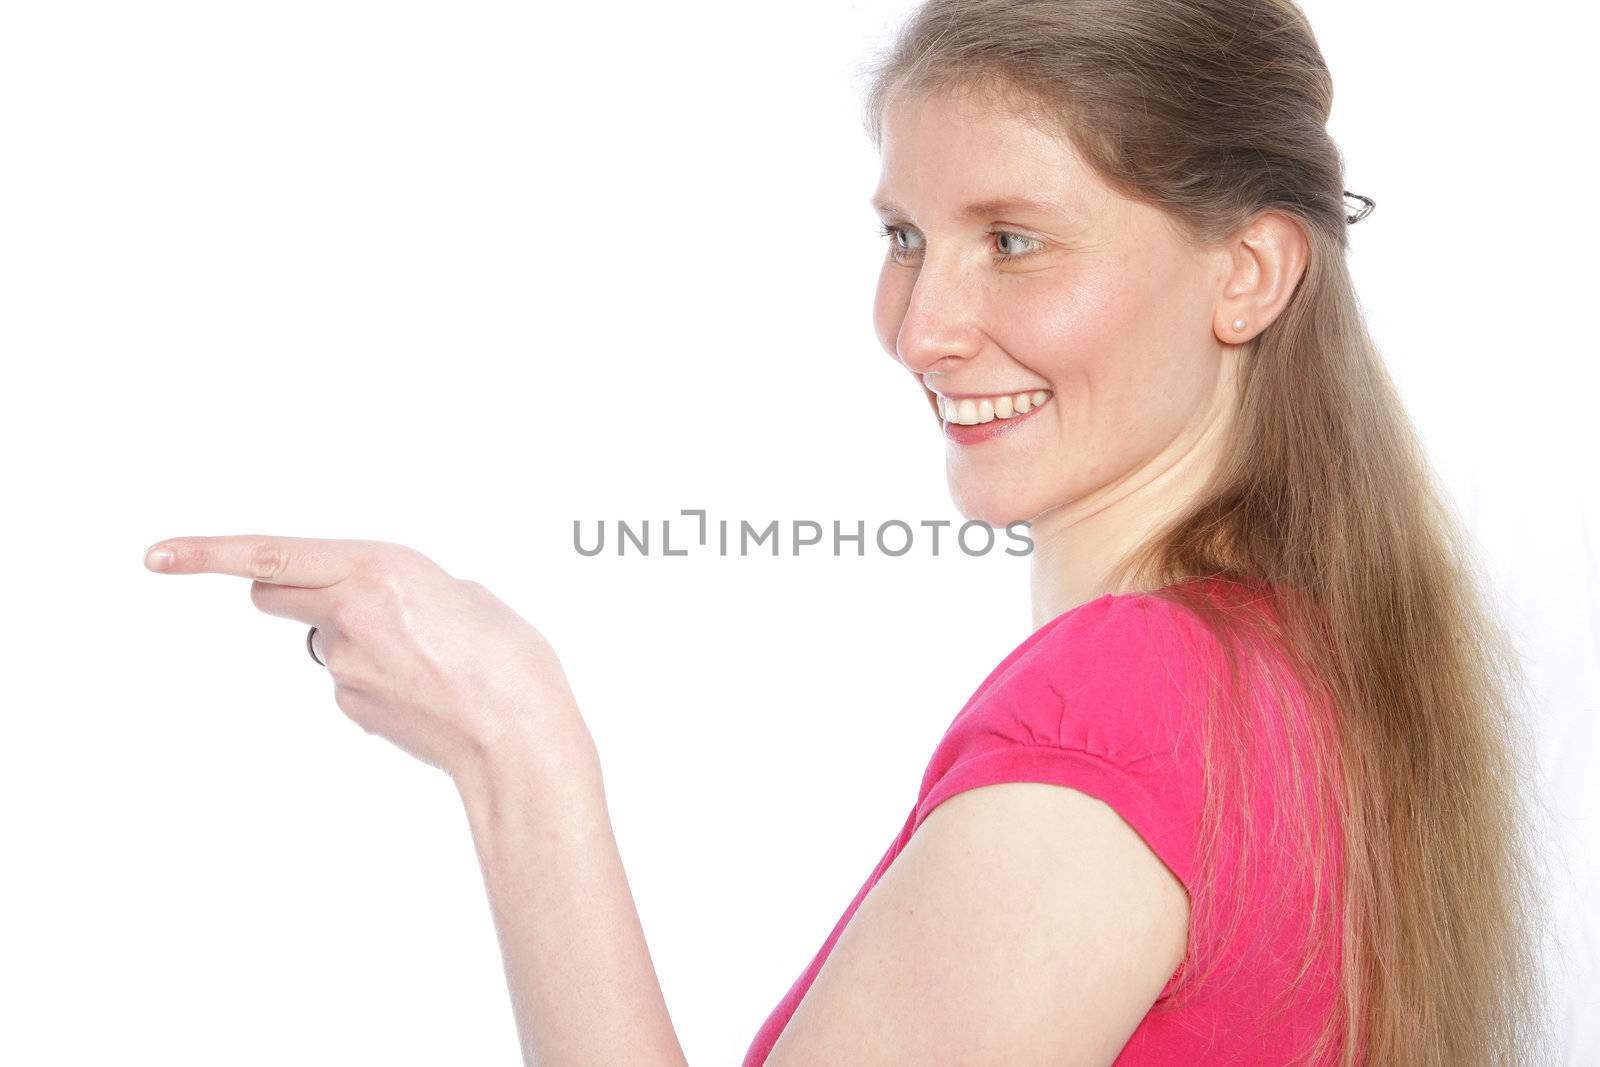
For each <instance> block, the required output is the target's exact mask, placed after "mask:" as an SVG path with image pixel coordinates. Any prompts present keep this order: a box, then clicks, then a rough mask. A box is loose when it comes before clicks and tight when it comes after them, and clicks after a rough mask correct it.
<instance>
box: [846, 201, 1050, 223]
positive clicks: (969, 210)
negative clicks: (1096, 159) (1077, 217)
mask: <svg viewBox="0 0 1600 1067" xmlns="http://www.w3.org/2000/svg"><path fill="white" fill-rule="evenodd" d="M871 203H872V206H873V207H874V208H876V209H877V211H878V213H879V214H894V215H910V214H911V212H909V211H907V210H906V209H905V208H903V207H901V206H900V205H899V204H896V203H895V202H894V201H893V200H888V199H885V198H883V197H878V196H875V197H873V198H872V201H871ZM1017 210H1021V211H1037V212H1044V213H1060V212H1061V210H1062V207H1061V205H1060V204H1056V203H1052V202H1051V201H1049V200H1036V199H1033V198H1032V197H1026V196H997V197H991V198H989V199H986V200H974V201H973V202H972V203H970V204H966V205H963V206H962V207H961V208H960V209H959V210H958V212H957V214H958V216H959V217H960V218H964V219H976V218H983V217H987V216H993V215H1004V214H1006V213H1008V212H1011V211H1017Z"/></svg>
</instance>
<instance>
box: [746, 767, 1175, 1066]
mask: <svg viewBox="0 0 1600 1067" xmlns="http://www.w3.org/2000/svg"><path fill="white" fill-rule="evenodd" d="M1188 925H1189V901H1188V895H1187V894H1186V892H1185V891H1184V888H1183V886H1182V884H1181V883H1180V882H1179V881H1178V879H1177V878H1176V877H1175V876H1174V875H1173V874H1172V872H1171V871H1170V870H1168V869H1167V867H1166V866H1165V865H1164V864H1163V863H1162V862H1161V861H1160V860H1159V859H1158V858H1157V857H1156V855H1155V854H1154V853H1153V852H1151V851H1150V849H1149V847H1148V846H1147V845H1146V844H1145V843H1144V840H1143V839H1142V838H1141V837H1139V835H1138V834H1137V833H1136V832H1135V831H1134V830H1133V829H1132V828H1131V827H1130V826H1129V825H1128V824H1127V823H1126V822H1124V821H1123V820H1122V818H1121V817H1120V816H1119V815H1117V813H1116V812H1115V811H1114V810H1112V809H1111V808H1110V807H1109V806H1107V805H1106V804H1104V803H1103V802H1101V801H1099V800H1097V799H1095V798H1093V797H1091V796H1088V795H1087V794H1084V793H1081V792H1079V791H1077V790H1075V789H1070V788H1067V787H1066V786H1061V785H1053V784H1047V783H1042V782H1004V783H998V784H994V785H986V786H981V787H979V788H976V789H969V790H967V791H965V792H962V793H957V794H955V795H954V796H952V797H950V798H949V799H948V800H946V801H944V802H943V803H942V804H940V805H939V806H938V807H937V808H935V809H934V810H933V812H931V813H930V814H929V815H928V817H927V819H926V820H925V821H924V822H923V824H922V825H921V826H920V827H918V828H917V831H916V833H914V834H913V835H912V837H911V840H910V841H909V842H907V844H906V847H905V850H904V851H903V852H902V853H901V854H900V855H899V856H898V857H896V859H895V861H894V863H892V864H891V865H890V867H889V869H888V870H887V871H885V872H884V874H883V876H882V877H881V878H880V879H879V880H878V882H877V884H876V885H874V886H873V887H872V890H871V892H869V893H868V894H867V896H866V897H865V899H863V900H862V902H861V905H860V907H859V908H857V910H856V913H855V914H854V915H853V916H852V917H851V919H850V922H849V923H848V924H847V925H846V926H845V929H844V932H843V933H842V934H841V935H840V937H839V941H838V942H837V943H836V944H835V945H834V947H833V951H832V952H831V953H830V954H829V955H828V958H827V960H826V961H825V962H824V964H823V966H822V969H821V970H820V971H819V972H818V973H817V976H816V979H815V981H814V982H813V983H812V985H811V988H810V989H809V990H808V991H807V993H806V996H805V998H804V999H803V1000H802V1001H801V1002H800V1005H799V1007H798V1008H796V1010H795V1013H794V1015H793V1017H792V1018H791V1019H790V1020H789V1023H788V1025H787V1026H786V1027H785V1029H784V1031H783V1034H782V1036H781V1037H780V1038H779V1040H778V1043H777V1044H776V1045H775V1046H774V1047H773V1049H772V1052H771V1054H770V1055H769V1056H768V1058H767V1061H766V1064H767V1067H795V1065H798V1064H811V1063H870V1064H876V1065H890V1064H925V1063H932V1062H943V1063H957V1062H959V1063H962V1064H1018V1063H1046V1062H1048V1063H1051V1064H1066V1065H1074V1067H1078V1065H1081V1067H1088V1065H1098V1067H1103V1065H1106V1064H1109V1063H1111V1062H1112V1060H1114V1059H1115V1058H1116V1056H1117V1053H1118V1052H1119V1051H1120V1050H1121V1049H1122V1046H1123V1045H1125V1044H1126V1043H1127V1040H1128V1037H1129V1036H1130V1035H1131V1034H1132V1033H1133V1030H1134V1028H1135V1027H1137V1026H1138V1024H1139V1021H1140V1019H1142V1018H1143V1017H1144V1015H1145V1013H1146V1012H1148V1011H1149V1010H1150V1007H1151V1005H1152V1004H1153V1003H1154V1002H1155V998H1156V996H1157V995H1158V994H1159V993H1160V992H1161V989H1162V987H1163V986H1164V985H1165V984H1166V982H1167V979H1168V978H1169V977H1170V976H1171V974H1172V972H1173V970H1174V969H1175V968H1176V967H1177V966H1178V963H1179V961H1181V960H1182V958H1183V954H1184V950H1185V945H1186V943H1187V938H1188Z"/></svg>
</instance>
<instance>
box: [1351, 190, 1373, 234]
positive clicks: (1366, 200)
mask: <svg viewBox="0 0 1600 1067" xmlns="http://www.w3.org/2000/svg"><path fill="white" fill-rule="evenodd" d="M1344 195H1345V199H1346V200H1359V201H1361V205H1362V206H1361V210H1360V211H1357V212H1356V213H1355V214H1354V215H1346V216H1345V217H1344V221H1345V222H1346V223H1348V224H1350V225H1351V226H1354V225H1355V224H1356V223H1358V222H1360V221H1361V220H1362V219H1364V218H1366V217H1367V216H1368V215H1370V214H1372V209H1373V208H1375V207H1377V206H1378V202H1377V201H1376V200H1374V199H1372V197H1370V196H1362V195H1361V194H1360V193H1352V192H1351V191H1350V190H1348V189H1346V190H1345V191H1344Z"/></svg>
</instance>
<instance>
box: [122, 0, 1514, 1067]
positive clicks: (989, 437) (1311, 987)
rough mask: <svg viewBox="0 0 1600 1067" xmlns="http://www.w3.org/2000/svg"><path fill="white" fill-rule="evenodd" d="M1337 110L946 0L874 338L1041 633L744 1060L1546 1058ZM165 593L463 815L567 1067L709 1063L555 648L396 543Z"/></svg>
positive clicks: (1495, 809) (1224, 28) (1078, 12)
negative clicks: (387, 750)
mask: <svg viewBox="0 0 1600 1067" xmlns="http://www.w3.org/2000/svg"><path fill="white" fill-rule="evenodd" d="M1331 95H1332V88H1331V84H1330V81H1329V76H1328V72H1327V69H1326V66H1325V64H1324V63H1323V60H1322V57H1321V55H1320V52H1319V50H1318V48H1317V45H1316V42H1315V40H1314V38H1313V36H1312V33H1311V30H1310V28H1309V26H1308V25H1307V24H1306V22H1305V20H1304V17H1303V16H1302V14H1301V13H1300V12H1299V10H1298V9H1297V8H1295V7H1294V6H1293V5H1292V4H1291V3H1289V2H1287V0H1228V2H1223V0H1183V2H1180V0H1049V2H1046V0H1023V2H1018V0H928V2H927V3H925V4H923V6H922V7H920V8H919V9H918V10H917V11H916V12H915V14H914V15H913V17H912V18H911V20H910V21H909V22H908V24H907V25H906V26H905V28H904V29H903V31H902V33H901V35H900V36H899V37H898V39H897V40H896V42H895V44H894V47H893V48H892V49H891V50H890V51H889V52H888V53H887V54H886V55H885V56H884V57H883V59H882V62H881V63H880V64H879V65H878V67H877V69H876V70H875V71H874V81H873V84H872V86H871V90H870V93H869V95H868V120H869V123H868V125H869V129H870V131H871V132H872V135H873V137H874V141H875V143H876V144H877V146H878V148H879V151H880V153H881V157H882V168H883V169H882V175H881V178H880V181H879V187H878V189H877V191H876V195H875V196H874V198H873V199H874V203H875V205H876V207H877V209H878V210H879V212H880V214H881V216H882V218H883V222H884V233H885V236H886V237H887V238H888V242H889V247H888V249H887V251H886V255H885V261H884V264H883V267H882V273H881V276H880V282H879V287H878V294H877V303H876V308H875V323H876V329H877V333H878V336H879V339H880V341H881V342H882V344H883V346H884V348H885V349H886V350H887V351H888V353H889V354H890V355H891V356H892V357H893V358H895V359H896V360H897V361H899V362H900V363H901V364H903V365H904V366H905V368H906V369H907V371H908V372H909V373H910V374H911V375H912V377H913V378H914V379H915V380H916V382H917V388H918V389H920V390H921V391H922V392H923V394H924V396H925V398H926V400H927V402H928V403H929V404H930V406H931V407H932V409H933V411H934V414H935V416H936V417H937V418H938V420H939V422H940V425H941V429H942V431H943V433H944V435H945V437H946V446H945V451H946V462H947V468H948V475H949V482H950V487H951V491H952V494H953V495H954V498H955V500H956V503H957V505H958V506H959V508H960V510H961V511H962V513H963V514H964V515H967V516H969V517H972V518H980V519H983V520H986V521H988V522H990V523H992V524H995V525H1003V524H1007V523H1010V522H1013V521H1016V520H1024V519H1025V520H1031V522H1032V530H1033V536H1034V540H1035V543H1036V550H1035V553H1034V557H1033V564H1034V565H1033V571H1032V577H1031V582H1032V603H1033V614H1034V624H1035V629H1034V632H1033V633H1032V634H1031V635H1030V636H1029V637H1028V638H1026V639H1025V640H1024V641H1022V642H1021V644H1019V645H1018V646H1017V647H1016V648H1015V649H1014V650H1013V651H1012V652H1011V653H1010V654H1009V655H1008V656H1007V657H1006V658H1005V660H1004V661H1003V662H1002V663H1001V664H999V665H998V666H997V667H996V668H995V669H994V671H992V672H991V673H990V675H989V676H988V678H986V679H985V680H984V681H983V683H982V684H981V685H980V686H979V687H978V688H977V689H976V691H974V693H973V694H972V696H971V698H970V699H969V700H968V701H967V703H966V705H965V706H964V707H963V708H962V709H961V711H960V713H959V714H958V715H957V716H956V718H955V720H954V722H953V723H952V724H951V727H950V730H949V732H948V733H947V734H946V735H945V737H944V739H943V741H942V742H941V743H940V745H939V746H938V748H937V749H936V751H935V752H934V754H933V757H932V759H931V760H930V762H929V765H928V772H927V775H926V777H925V779H924V782H923V787H922V789H921V791H920V792H919V795H918V797H917V802H916V804H915V806H914V807H913V809H912V811H911V813H910V815H909V816H908V818H907V820H906V824H905V826H904V827H902V829H901V831H900V833H899V835H898V836H897V837H896V838H895V840H894V841H893V842H892V843H891V845H890V848H889V850H888V851H887V852H886V853H885V855H884V857H883V860H882V861H881V862H880V863H879V864H878V866H877V868H876V869H875V870H874V871H873V872H872V873H871V875H870V876H869V877H868V879H867V881H866V883H865V884H864V885H863V886H862V888H861V891H860V892H859V893H858V894H857V896H856V898H855V900H854V901H852V903H851V904H850V906H849V908H848V909H847V910H846V912H845V914H844V915H843V916H841V918H840V920H839V923H838V924H837V925H836V926H835V928H834V930H833V931H832V932H831V934H830V935H829V936H828V938H827V939H826V941H825V942H824V944H823V946H822V948H821V949H820V950H819V951H818V953H817V955H816V957H815V958H814V959H813V960H812V961H811V963H810V965H809V966H808V967H807V968H806V969H805V971H803V972H802V973H801V974H800V976H799V978H798V979H797V980H796V982H795V983H794V986H793V987H792V988H791V989H790V990H789V991H788V993H787V994H786V995H785V996H784V997H783V998H782V1000H781V1001H780V1003H779V1004H778V1005H777V1007H776V1008H775V1009H774V1010H773V1012H772V1014H771V1016H770V1017H769V1018H768V1019H767V1021H766V1023H765V1024H764V1025H763V1026H762V1028H761V1029H760V1031H759V1033H758V1034H757V1035H756V1037H755V1039H754V1041H753V1042H752V1044H751V1046H750V1050H749V1053H748V1055H747V1057H746V1060H745V1062H746V1064H748V1065H754V1064H763V1063H764V1064H766V1065H767V1067H792V1065H795V1064H811V1063H843V1062H853V1063H874V1064H888V1063H907V1064H910V1063H935V1062H962V1063H1008V1064H1009V1063H1052V1064H1061V1063H1066V1064H1107V1063H1117V1064H1130V1065H1131V1064H1177V1063H1182V1064H1203V1063H1213V1062H1215V1063H1224V1062H1227V1063H1260V1064H1283V1063H1326V1064H1335V1063H1339V1064H1354V1063H1381V1064H1407V1065H1410V1064H1450V1065H1458V1064H1486V1063H1506V1062H1522V1061H1523V1058H1524V1057H1526V1056H1527V1055H1529V1050H1530V1048H1531V1047H1532V1042H1534V1040H1535V1039H1536V1038H1537V1037H1538V1033H1537V1026H1536V1023H1535V1019H1534V1016H1533V1005H1534V996H1535V992H1536V991H1535V989H1534V974H1535V971H1534V969H1533V966H1532V963H1531V959H1530V955H1531V939H1530V934H1529V929H1528V924H1529V918H1528V914H1527V907H1528V903H1527V902H1528V900H1529V899H1530V897H1529V894H1530V892H1531V890H1532V889H1533V887H1532V886H1531V885H1530V884H1529V876H1528V874H1527V869H1528V868H1527V865H1526V863H1525V861H1524V858H1523V831H1522V822H1521V817H1520V814H1519V813H1520V810H1521V804H1522V799H1521V796H1520V792H1519V785H1518V783H1519V776H1520V775H1521V771H1520V769H1519V764H1518V759H1519V758H1520V752H1521V746H1520V744H1519V742H1518V741H1517V740H1516V737H1515V734H1514V733H1513V730H1512V725H1513V722H1514V720H1513V718H1512V716H1511V715H1510V714H1508V713H1509V712H1510V711H1511V710H1512V699H1511V695H1512V693H1513V692H1514V688H1515V674H1516V664H1515V661H1514V659H1513V658H1512V656H1511V655H1510V652H1509V646H1508V645H1507V643H1506V641H1505V639H1504V635H1503V633H1502V631H1501V629H1500V627H1499V625H1498V623H1497V621H1496V620H1495V619H1494V618H1492V616H1491V615H1490V614H1489V613H1488V612H1487V610H1486V607H1485V605H1484V602H1483V599H1482V597H1481V593H1480V591H1479V588H1478V584H1477V579H1476V578H1475V576H1474V574H1473V561H1472V557H1471V552H1470V547H1469V546H1468V545H1467V544H1466V542H1465V541H1464V539H1463V538H1462V537H1461V535H1460V533H1459V530H1458V528H1457V527H1456V525H1455V523H1454V521H1453V518H1452V515H1451V513H1450V510H1449V508H1448V506H1447V505H1446V503H1445V501H1444V499H1443V498H1442V497H1441V495H1440V494H1439V492H1438V490H1437V489H1436V488H1435V486H1434V485H1433V483H1432V481H1431V478H1430V474H1429V471H1428V467H1427V464H1426V461H1425V458H1424V456H1423V454H1422V452H1421V450H1420V449H1419V447H1418V444H1417V442H1416V440H1415V439H1414V437H1413V435H1412V432H1411V430H1410V427H1409V424H1408V421H1407V419H1406V416H1405V414H1404V412H1403V410H1402V408H1401V406H1400V404H1399V402H1398V401H1397V399H1396V396H1395V393H1394V391H1393V388H1392V386H1391V383H1390V381H1389V379H1388V377H1387V375H1386V373H1385V371H1384V369H1383V366H1382V363H1381V360H1380V358H1379V356H1378V354H1377V353H1376V351H1375V350H1374V348H1373V345H1372V343H1371V341H1370V340H1369V338H1368V336H1367V334H1366V331H1365V329H1364V327H1363V324H1362V321H1361V318H1360V315H1359V312H1358V309H1357V305H1356V300H1355V296H1354V293H1353V291H1352V288H1351V283H1350V278H1349V275H1348V273H1347V270H1346V265H1345V261H1344V251H1345V248H1346V242H1347V235H1346V224H1347V221H1348V220H1347V216H1346V214H1345V209H1346V205H1345V202H1344V198H1343V196H1342V195H1341V194H1342V188H1341V186H1342V166H1341V161H1340V157H1339V154H1338V151H1337V149H1336V147H1335V145H1334V144H1333V142H1332V141H1331V140H1330V139H1329V137H1328V135H1327V133H1326V130H1325V128H1324V126H1325V123H1326V121H1327V117H1328V113H1329V108H1330V103H1331ZM1370 206H1371V204H1370V201H1369V202H1368V209H1370ZM1363 213H1364V212H1363ZM1358 217H1359V216H1358ZM162 553H165V555H162ZM149 564H150V565H151V566H152V567H154V568H156V569H165V570H166V571H167V572H168V573H199V572H207V571H209V572H213V573H229V574H236V575H239V576H241V577H247V578H251V579H254V581H253V583H252V586H251V592H252V599H253V600H254V602H255V603H256V605H257V606H258V607H260V608H261V609H262V610H264V611H267V612H270V613H272V614H278V615H283V616H286V617H290V618H295V619H299V620H302V621H304V622H308V623H312V624H314V626H313V629H312V631H311V634H310V637H309V639H308V644H309V645H310V647H311V651H312V655H313V656H314V657H317V658H318V660H319V662H325V663H326V665H327V667H328V669H329V670H330V671H331V672H332V673H333V676H334V679H335V682H336V690H335V693H336V699H337V701H338V703H339V706H340V707H341V708H342V709H343V710H344V711H345V712H346V713H347V714H349V715H350V716H351V718H353V719H354V720H355V721H356V722H358V723H360V724H361V725H362V726H363V727H365V728H366V729H368V730H371V731H373V732H377V733H381V734H383V735H384V736H386V737H388V738H390V739H391V740H393V741H394V742H396V743H397V744H399V745H401V746H402V747H404V748H406V749H407V750H408V751H410V752H412V753H413V754H414V755H416V756H418V757H419V758H421V759H424V760H426V761H428V762H430V763H433V764H434V765H436V766H439V767H441V768H442V769H444V770H446V771H447V772H448V773H449V774H450V775H451V776H452V778H453V780H454V781H455V782H456V784H457V786H458V787H459V790H460V792H461V795H462V798H463V802H464V803H465V805H466V808H467V812H468V816H469V821H470V824H471V827H472V832H473V835H474V839H475V842H476V844H477V848H478V854H479V856H480V858H481V860H482V863H483V868H484V873H485V879H486V884H487V887H488V891H489V896H490V901H491V905H492V907H493V910H494V914H495V919H496V925H497V929H498V932H499V936H500V939H501V943H502V947H503V949H504V954H505V962H506V969H507V975H508V980H509V984H510V990H511V995H512V1000H513V1005H514V1008H515V1011H516V1015H517V1021H518V1028H519V1032H520V1034H521V1037H522V1041H523V1046H524V1051H525V1055H526V1056H527V1057H528V1060H529V1062H539V1063H541V1064H565V1063H585V1064H587V1063H618V1064H620V1063H627V1064H645V1063H681V1062H683V1055H682V1051H681V1049H680V1047H679V1045H678V1042H677V1039H676V1036H675V1034H674V1031H673V1028H672V1024H671V1021H670V1019H669V1017H668V1015H667V1011H666V1006H665V1003H664V1000H663V998H662V996H661V990H660V987H659V984H658V983H657V981H656V978H655V974H654V971H653V967H652V965H651V962H650V958H649V953H648V950H647V948H646V945H645V940H644V936H643V933H642V931H641V929H640V926H639V922H638V916H637V913H636V911H635V909H634V907H633V903H632V900H631V897H630V894H629V892H628V888H627V883H626V880H625V877H624V875H623V870H622V865H621V861H620V859H619V857H618V855H617V851H616V844H615V839H614V837H613V835H612V833H611V827H610V823H609V819H608V817H607V813H606V807H605V798H604V791H603V786H602V780H601V773H600V766H599V760H598V755H597V753H596V751H595V748H594V745H593V742H592V740H591V738H590V735H589V732H588V730H587V728H586V727H585V725H584V723H583V720H582V717H581V715H580V713H579V711H578V708H577V705H576V702H575V701H574V699H573V697H572V693H571V691H570V688H569V687H568V685H567V683H566V679H565V677H564V675H563V673H562V669H561V665H560V663H559V661H558V659H557V657H556V655H555V653H554V651H553V650H552V649H551V648H550V647H549V645H548V644H547V643H546V642H545V641H544V639H543V638H542V637H541V636H540V635H539V633H538V632H537V631H536V630H534V629H533V628H532V627H531V626H529V625H528V624H527V623H526V622H524V621H523V620H522V619H521V618H519V617H518V616H517V615H516V614H515V613H514V612H512V611H511V610H510V609H509V608H507V607H506V606H505V605H504V604H503V603H501V602H500V601H499V600H497V599H496V598H495V597H494V596H492V595H491V594H490V593H489V592H488V591H487V590H486V589H485V588H484V587H483V586H481V585H479V584H477V583H475V582H462V581H458V580H456V579H454V578H452V577H451V576H449V575H448V574H446V573H444V572H443V571H442V570H440V569H439V568H438V567H437V566H436V565H434V564H433V563H431V562H430V561H429V560H427V559H426V558H424V557H422V556H420V555H418V554H417V553H415V552H413V551H411V550H409V549H406V548H402V547H400V546H397V545H390V544H382V543H372V542H352V541H326V540H309V539H295V538H282V537H256V536H235V537H188V538H176V539H172V540H168V541H164V542H161V543H159V544H158V545H156V546H154V548H153V550H152V553H151V556H150V557H149Z"/></svg>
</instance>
